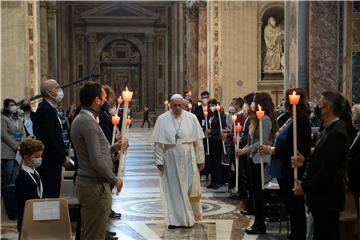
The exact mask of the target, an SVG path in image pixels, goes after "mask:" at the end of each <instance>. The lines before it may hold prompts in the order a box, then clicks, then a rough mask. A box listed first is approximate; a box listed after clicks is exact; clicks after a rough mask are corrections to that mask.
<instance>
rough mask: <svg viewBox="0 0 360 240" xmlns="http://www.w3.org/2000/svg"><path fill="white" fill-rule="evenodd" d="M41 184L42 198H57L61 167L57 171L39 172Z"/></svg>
mask: <svg viewBox="0 0 360 240" xmlns="http://www.w3.org/2000/svg"><path fill="white" fill-rule="evenodd" d="M39 174H40V178H41V182H42V184H43V189H44V191H43V198H59V196H60V186H61V169H60V171H59V172H58V173H44V171H41V172H39Z"/></svg>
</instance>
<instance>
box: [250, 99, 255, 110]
mask: <svg viewBox="0 0 360 240" xmlns="http://www.w3.org/2000/svg"><path fill="white" fill-rule="evenodd" d="M250 107H251V110H253V111H255V107H256V105H255V102H254V101H253V102H251V105H250Z"/></svg>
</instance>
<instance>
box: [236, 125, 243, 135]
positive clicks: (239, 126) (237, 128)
mask: <svg viewBox="0 0 360 240" xmlns="http://www.w3.org/2000/svg"><path fill="white" fill-rule="evenodd" d="M241 130H242V126H241V125H240V123H238V124H237V125H236V133H237V134H240V133H241Z"/></svg>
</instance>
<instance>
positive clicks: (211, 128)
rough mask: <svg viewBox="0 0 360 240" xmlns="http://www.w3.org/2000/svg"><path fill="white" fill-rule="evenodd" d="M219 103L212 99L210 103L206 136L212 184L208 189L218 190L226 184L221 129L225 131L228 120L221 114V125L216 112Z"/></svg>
mask: <svg viewBox="0 0 360 240" xmlns="http://www.w3.org/2000/svg"><path fill="white" fill-rule="evenodd" d="M217 104H218V101H217V100H216V99H211V100H210V101H209V102H208V109H209V116H208V131H205V135H206V136H208V137H209V150H210V154H209V159H210V160H209V165H210V166H209V170H210V174H211V183H210V185H208V186H207V188H212V189H218V188H219V187H220V186H221V185H222V184H224V172H225V170H226V169H225V167H224V166H223V165H221V157H222V154H224V153H223V146H222V134H221V129H225V127H226V126H225V125H226V120H225V116H224V113H223V112H220V117H221V124H222V126H220V121H219V114H218V112H217V111H216V105H217Z"/></svg>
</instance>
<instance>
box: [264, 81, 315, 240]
mask: <svg viewBox="0 0 360 240" xmlns="http://www.w3.org/2000/svg"><path fill="white" fill-rule="evenodd" d="M293 91H296V94H297V95H300V101H299V104H298V105H297V106H296V110H297V111H296V112H297V118H296V121H297V142H298V146H297V148H298V151H299V152H300V153H301V154H302V155H303V156H306V157H307V156H309V154H310V142H311V126H310V119H309V115H310V108H309V104H308V101H307V97H306V94H305V92H304V90H303V89H301V88H293V89H288V90H287V91H286V100H285V108H286V110H287V112H288V113H289V116H290V118H289V119H288V120H287V121H286V122H285V123H284V125H283V126H282V127H281V128H280V129H279V131H278V133H277V135H276V139H275V142H274V146H273V147H271V146H267V145H260V147H259V152H260V154H264V155H266V154H271V155H272V156H273V157H272V164H276V163H277V164H276V165H277V171H276V172H277V174H276V177H277V180H278V183H279V186H280V195H281V197H282V199H283V201H284V203H285V206H286V209H287V211H288V213H289V215H290V223H291V232H290V236H289V239H290V240H305V239H306V215H305V199H304V196H295V195H294V194H293V191H292V188H293V187H294V170H293V168H292V166H291V161H290V160H291V159H290V158H291V157H292V156H293V155H294V153H293V119H292V105H290V101H289V95H291V94H292V93H293ZM275 162H276V163H275ZM303 172H304V169H303V168H302V167H300V168H298V176H299V180H300V181H301V180H302V175H303Z"/></svg>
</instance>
